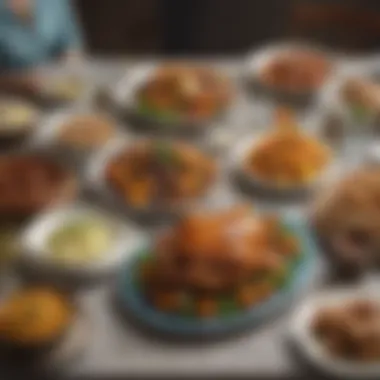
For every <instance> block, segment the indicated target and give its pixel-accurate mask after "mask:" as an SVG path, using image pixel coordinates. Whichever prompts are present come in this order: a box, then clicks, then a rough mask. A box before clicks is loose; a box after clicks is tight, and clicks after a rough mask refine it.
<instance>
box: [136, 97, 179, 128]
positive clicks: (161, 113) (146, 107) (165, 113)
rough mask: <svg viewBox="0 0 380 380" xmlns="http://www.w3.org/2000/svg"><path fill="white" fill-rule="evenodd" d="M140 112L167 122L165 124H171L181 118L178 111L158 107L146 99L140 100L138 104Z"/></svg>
mask: <svg viewBox="0 0 380 380" xmlns="http://www.w3.org/2000/svg"><path fill="white" fill-rule="evenodd" d="M138 112H139V113H140V114H141V115H144V116H148V117H153V118H155V119H157V120H158V121H160V122H163V123H165V126H171V125H172V123H173V122H175V121H177V120H178V118H179V116H178V114H177V113H176V112H174V111H170V110H162V109H158V108H156V107H154V106H153V105H151V104H149V103H148V102H147V101H145V100H140V102H139V105H138Z"/></svg>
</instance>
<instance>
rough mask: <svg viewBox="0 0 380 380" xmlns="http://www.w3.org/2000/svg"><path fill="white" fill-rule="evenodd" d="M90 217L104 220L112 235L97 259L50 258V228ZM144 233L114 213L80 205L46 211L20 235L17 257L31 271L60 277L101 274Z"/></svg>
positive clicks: (121, 258) (136, 245)
mask: <svg viewBox="0 0 380 380" xmlns="http://www.w3.org/2000/svg"><path fill="white" fill-rule="evenodd" d="M82 217H84V218H88V217H89V218H91V217H94V218H96V219H97V220H100V221H104V223H105V224H106V225H108V226H109V228H110V231H111V232H112V234H113V242H112V243H111V246H110V247H109V250H108V251H107V252H104V253H103V254H101V255H100V256H99V258H98V259H94V260H92V261H85V262H83V263H82V262H73V263H64V262H59V260H56V259H54V258H53V256H52V253H51V252H50V251H49V249H48V247H47V241H48V239H49V237H50V236H51V234H52V233H54V231H57V229H59V228H60V227H62V226H63V225H64V224H65V223H67V222H70V221H73V220H78V219H81V218H82ZM144 240H145V239H144V236H143V234H142V233H140V232H138V231H137V228H136V227H135V226H133V225H131V224H129V225H126V224H124V223H122V222H121V221H120V220H118V219H117V218H115V217H114V216H112V215H110V214H108V213H104V212H103V211H101V210H99V209H96V208H94V207H90V206H86V205H84V204H74V205H72V206H70V207H66V208H58V209H55V210H54V209H53V210H49V211H47V212H45V213H43V214H41V215H40V216H38V217H37V218H35V219H34V220H33V221H32V222H31V224H30V225H29V226H27V227H26V229H25V230H24V231H23V233H22V236H21V245H22V256H21V260H22V261H23V262H24V263H25V264H26V265H27V266H28V267H29V268H30V269H32V270H37V271H42V273H50V274H51V273H53V274H57V275H62V276H64V277H66V276H67V277H71V276H72V277H75V278H77V277H83V276H84V277H86V276H91V277H93V276H101V275H106V274H109V273H112V272H113V271H115V270H116V269H117V268H118V267H119V265H120V264H121V263H122V262H123V261H124V260H125V259H127V258H128V255H130V254H131V253H132V252H134V251H135V250H136V248H139V247H140V245H141V244H143V243H144Z"/></svg>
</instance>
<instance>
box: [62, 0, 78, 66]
mask: <svg viewBox="0 0 380 380" xmlns="http://www.w3.org/2000/svg"><path fill="white" fill-rule="evenodd" d="M60 12H61V15H62V16H61V19H62V39H61V46H60V53H61V54H60V55H61V56H62V57H63V58H65V59H77V58H80V57H81V56H82V54H83V40H82V34H81V31H80V27H79V24H78V20H77V17H76V14H75V11H74V9H73V6H72V2H71V0H61V1H60Z"/></svg>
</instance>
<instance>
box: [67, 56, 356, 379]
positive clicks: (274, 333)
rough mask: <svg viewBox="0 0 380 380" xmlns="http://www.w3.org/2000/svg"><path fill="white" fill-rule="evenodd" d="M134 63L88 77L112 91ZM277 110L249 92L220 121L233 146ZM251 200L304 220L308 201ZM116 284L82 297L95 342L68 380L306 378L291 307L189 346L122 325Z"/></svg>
mask: <svg viewBox="0 0 380 380" xmlns="http://www.w3.org/2000/svg"><path fill="white" fill-rule="evenodd" d="M217 63H221V61H218V62H217ZM136 64H137V65H143V62H139V61H137V62H135V63H133V64H131V63H130V62H128V61H125V62H124V61H118V62H115V61H113V62H112V61H111V62H110V61H97V62H92V63H91V65H90V66H89V67H90V70H89V73H90V75H92V78H93V80H94V81H96V82H97V83H99V84H104V85H107V86H111V87H112V84H113V83H116V82H117V81H118V79H119V78H120V77H121V76H122V75H123V74H124V73H125V71H126V69H127V68H130V67H131V65H134V66H135V65H136ZM221 65H222V66H223V67H224V68H225V69H226V70H227V71H228V72H229V73H230V74H231V76H233V77H235V78H238V76H239V68H240V65H239V64H237V63H236V62H222V63H221ZM272 111H273V104H272V103H270V102H267V101H265V100H262V99H260V98H256V99H252V98H249V99H248V98H247V97H246V96H245V94H244V92H243V91H240V92H239V95H238V100H237V102H236V105H235V107H234V109H232V111H231V113H230V114H229V115H228V116H227V117H226V119H225V120H223V121H222V122H221V123H222V124H223V125H222V128H226V130H231V131H233V134H232V135H233V136H234V142H235V138H236V141H237V140H238V138H244V136H245V135H246V134H249V133H251V131H254V130H260V129H262V128H265V127H267V126H268V125H270V123H271V114H272ZM316 116H318V115H316V114H315V110H313V109H310V110H309V111H307V112H304V113H302V115H300V118H301V120H303V121H304V122H305V124H306V125H310V128H313V123H315V122H316V121H317V120H318V119H317V118H316ZM354 150H355V151H354ZM362 154H363V148H360V146H357V147H356V148H355V149H354V148H350V150H349V152H348V153H347V152H346V153H345V155H344V159H343V160H342V162H344V165H343V166H344V168H349V167H352V166H354V165H355V164H356V163H357V161H358V160H360V158H361V157H362ZM225 157H226V155H224V158H225ZM224 158H223V157H222V158H221V160H222V161H223V160H224ZM340 158H341V159H342V157H340ZM219 192H220V193H218V194H219V195H217V196H216V199H217V203H218V204H226V203H230V202H234V201H236V200H238V199H239V197H238V196H237V195H236V192H233V187H232V186H231V185H230V184H228V182H227V181H225V183H224V184H223V186H221V188H220V190H219ZM252 202H253V204H255V205H256V206H258V207H262V208H265V209H268V208H269V209H275V210H280V211H285V212H296V213H301V214H302V213H303V212H304V210H305V204H304V203H303V202H296V203H294V202H293V203H291V204H287V203H283V202H275V203H273V202H264V201H263V200H261V199H259V198H256V199H252ZM317 272H318V273H319V275H323V272H324V271H323V269H322V267H319V268H318V271H317ZM319 275H318V276H316V278H315V279H314V280H313V281H312V283H313V286H311V289H308V290H307V292H306V293H309V292H313V291H315V289H317V288H318V287H319V286H320V284H321V281H320V277H319ZM111 283H112V282H111ZM111 283H104V284H102V285H100V286H98V287H96V288H92V289H89V290H86V291H83V292H82V293H81V295H80V298H81V303H82V305H83V308H84V310H85V312H87V313H88V315H89V317H90V320H91V336H90V342H89V345H88V347H87V349H86V351H85V352H84V353H83V355H82V356H81V357H80V358H78V360H76V361H75V362H73V363H72V365H70V366H68V367H67V368H66V369H65V372H66V371H67V374H68V375H73V376H77V375H78V376H79V375H83V376H107V375H115V376H116V375H120V376H126V377H132V376H139V377H162V376H165V377H173V378H174V377H176V378H177V377H181V376H183V377H185V376H186V377H194V378H195V377H196V378H198V377H200V378H209V377H212V376H225V377H226V376H227V377H228V376H230V377H231V378H232V377H233V378H236V377H240V376H242V377H243V376H244V377H245V376H247V377H248V376H249V377H254V376H255V375H264V376H273V377H275V378H285V377H289V376H295V375H302V373H303V372H302V371H303V367H301V366H299V365H298V361H297V360H295V358H294V356H293V355H292V353H291V351H289V349H288V347H287V344H286V332H287V323H288V320H289V317H290V309H291V307H289V311H288V312H285V313H284V314H283V315H282V316H279V317H278V318H277V319H276V320H273V321H268V324H266V325H263V326H261V327H260V328H258V329H256V330H253V331H249V332H247V333H245V334H244V335H242V336H239V337H236V338H234V339H228V340H226V341H220V342H217V343H215V342H214V343H199V344H195V343H193V344H190V345H189V344H183V343H182V344H181V343H173V342H169V341H163V340H157V339H153V338H151V337H148V336H146V335H144V334H142V333H141V332H140V331H139V330H137V329H135V328H134V327H133V326H132V325H130V324H129V323H128V322H126V321H123V320H121V319H120V318H119V316H117V315H116V314H115V311H114V310H113V308H112V307H111V306H110V302H111V301H110V300H111V293H112V290H113V289H112V285H111ZM303 296H304V295H303ZM289 306H291V305H289Z"/></svg>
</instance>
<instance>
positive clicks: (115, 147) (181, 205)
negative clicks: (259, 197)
mask: <svg viewBox="0 0 380 380" xmlns="http://www.w3.org/2000/svg"><path fill="white" fill-rule="evenodd" d="M144 140H145V139H135V140H133V139H122V138H121V139H119V140H113V141H111V142H110V143H109V144H107V145H106V146H105V147H104V148H103V149H102V150H101V151H99V152H97V153H95V155H94V156H93V157H92V158H90V161H89V164H88V167H87V173H86V177H87V186H88V187H89V189H91V190H92V191H95V193H97V194H98V195H100V196H102V197H103V198H105V199H106V201H110V202H111V203H112V204H113V206H116V207H117V208H118V209H119V210H125V211H127V212H132V213H135V214H137V215H139V216H148V217H150V216H151V217H153V218H160V217H161V216H163V217H166V216H173V215H176V214H177V213H178V212H182V211H184V210H186V209H187V208H190V207H193V206H196V205H199V203H201V202H203V201H204V202H205V203H207V202H208V201H211V199H212V195H213V191H214V189H215V186H214V184H210V188H209V189H206V190H205V193H204V195H202V196H200V197H198V198H195V199H192V200H186V201H183V202H178V203H177V204H175V205H168V204H164V203H160V204H157V203H155V204H151V205H148V206H146V207H144V208H136V207H134V206H132V205H129V204H128V203H127V202H125V201H124V200H123V199H122V197H121V196H120V195H119V194H118V193H117V192H116V191H114V190H113V189H112V188H111V187H110V186H109V184H108V183H107V180H106V177H105V173H106V168H107V166H108V164H109V162H110V161H111V160H112V159H113V158H114V157H115V156H117V155H118V154H119V153H120V152H121V151H123V150H124V149H127V148H128V147H132V146H133V145H134V144H136V143H139V142H140V141H144ZM211 158H212V157H211ZM217 170H218V169H217ZM216 175H218V173H217V174H216ZM217 181H218V179H217V178H216V179H215V183H217ZM211 203H212V202H211Z"/></svg>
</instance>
